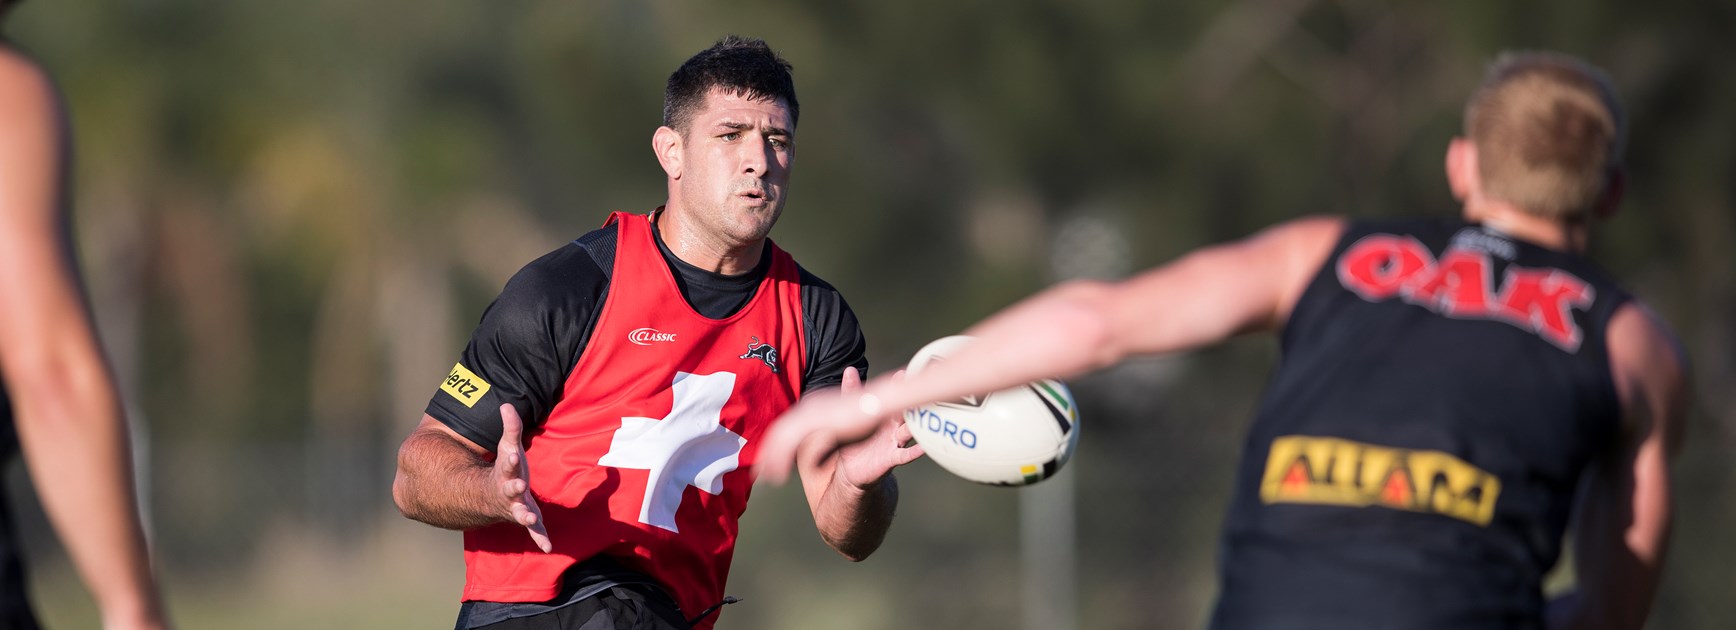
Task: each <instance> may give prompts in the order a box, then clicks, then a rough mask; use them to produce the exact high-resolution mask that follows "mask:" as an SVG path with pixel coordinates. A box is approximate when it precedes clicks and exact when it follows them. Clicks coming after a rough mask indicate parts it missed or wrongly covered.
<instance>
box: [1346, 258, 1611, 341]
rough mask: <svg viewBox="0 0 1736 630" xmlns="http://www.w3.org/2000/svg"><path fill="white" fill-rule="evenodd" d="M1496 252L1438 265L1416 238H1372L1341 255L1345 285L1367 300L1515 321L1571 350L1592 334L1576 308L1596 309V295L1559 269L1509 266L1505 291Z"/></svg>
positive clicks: (1455, 315)
mask: <svg viewBox="0 0 1736 630" xmlns="http://www.w3.org/2000/svg"><path fill="white" fill-rule="evenodd" d="M1493 268H1494V265H1493V263H1491V262H1490V261H1489V254H1488V253H1486V252H1482V251H1471V250H1468V249H1462V248H1451V249H1448V250H1447V251H1446V252H1445V253H1443V254H1442V255H1441V258H1440V260H1435V258H1434V256H1433V255H1432V254H1431V253H1430V251H1429V248H1427V247H1424V246H1423V244H1422V243H1420V242H1418V241H1417V240H1416V239H1414V238H1409V237H1399V236H1395V235H1392V234H1373V235H1370V236H1365V237H1363V238H1362V239H1361V240H1359V241H1357V242H1356V243H1355V244H1353V245H1351V246H1350V248H1349V249H1347V250H1345V252H1344V254H1343V255H1342V256H1339V258H1338V282H1339V283H1340V284H1342V285H1344V288H1346V289H1349V290H1351V291H1352V292H1355V293H1356V294H1357V295H1358V296H1361V297H1362V299H1364V300H1368V301H1370V302H1380V301H1383V300H1388V299H1392V298H1395V297H1396V298H1398V299H1401V300H1404V301H1405V302H1407V303H1410V304H1415V305H1417V306H1421V307H1423V308H1426V309H1429V310H1431V311H1434V312H1436V313H1439V314H1441V315H1444V316H1447V317H1452V318H1455V319H1493V320H1497V321H1502V322H1506V323H1508V324H1512V325H1514V326H1517V327H1519V328H1521V329H1524V330H1527V331H1530V332H1531V333H1532V334H1535V335H1537V336H1538V337H1541V338H1543V339H1544V340H1545V341H1548V342H1549V343H1552V344H1555V345H1556V346H1557V347H1559V348H1561V349H1563V350H1566V351H1568V352H1577V351H1578V350H1579V344H1580V342H1581V341H1582V340H1583V339H1584V335H1585V333H1584V332H1582V331H1581V330H1580V329H1579V324H1578V323H1577V322H1575V321H1573V311H1574V309H1579V310H1585V309H1588V308H1590V307H1591V304H1592V301H1593V299H1594V298H1595V297H1596V295H1597V292H1596V290H1595V289H1593V288H1592V287H1591V285H1589V284H1586V282H1585V281H1584V280H1580V279H1579V278H1578V277H1575V276H1574V275H1572V274H1569V273H1567V272H1565V271H1562V270H1559V269H1549V268H1538V269H1531V268H1526V267H1520V266H1518V265H1509V266H1508V267H1507V272H1506V274H1505V276H1504V278H1503V279H1502V282H1501V284H1500V289H1499V291H1497V290H1496V285H1495V283H1494V281H1493V278H1492V277H1491V276H1492V275H1493V273H1492V272H1493Z"/></svg>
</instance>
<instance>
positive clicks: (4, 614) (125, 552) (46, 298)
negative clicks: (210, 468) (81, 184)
mask: <svg viewBox="0 0 1736 630" xmlns="http://www.w3.org/2000/svg"><path fill="white" fill-rule="evenodd" d="M13 4H14V3H13V2H10V1H7V0H0V23H3V21H4V19H5V17H6V12H7V11H8V10H10V9H11V8H12V5H13ZM69 153H70V148H69V142H68V131H67V120H66V115H65V113H64V112H63V111H62V107H61V103H60V96H59V94H58V92H57V91H56V89H55V87H54V85H53V82H52V81H51V80H50V79H49V77H48V75H47V74H46V73H45V72H43V70H42V68H41V67H40V66H38V65H37V64H36V63H35V62H34V61H32V60H31V59H30V58H28V57H26V56H25V55H24V54H23V53H21V52H19V51H18V50H17V49H15V48H13V47H12V46H11V45H10V44H9V43H8V42H6V41H5V39H4V38H3V37H0V225H3V226H4V229H0V270H4V272H3V273H0V375H3V376H4V382H5V388H4V390H3V391H0V461H10V460H11V459H12V458H13V457H14V456H16V455H17V454H18V452H19V450H22V451H23V455H24V461H25V463H26V464H28V467H29V471H30V478H31V480H32V481H33V482H34V484H35V488H36V496H37V498H38V499H39V500H41V502H42V506H43V508H45V509H46V511H47V513H48V516H49V520H50V521H51V522H52V523H53V525H54V529H55V531H56V532H57V533H58V534H59V538H60V541H61V543H62V544H64V545H65V547H66V550H67V553H68V555H70V556H71V558H72V560H73V563H74V564H75V565H76V566H77V567H78V572H79V574H80V575H81V576H83V578H84V583H85V585H86V586H87V587H89V589H90V592H91V594H92V596H93V597H95V599H96V604H97V606H98V607H99V608H100V609H101V616H102V625H103V627H104V628H109V629H119V628H131V629H148V628H164V627H167V626H166V624H165V622H164V615H163V610H162V605H161V603H160V600H159V597H158V593H157V589H156V584H155V581H154V579H153V577H152V570H151V560H150V554H149V553H148V551H147V549H146V544H145V536H144V529H143V527H142V526H141V525H140V522H139V519H140V517H139V509H138V504H137V502H136V501H135V499H134V496H133V468H132V466H133V458H132V450H131V443H130V440H129V438H128V430H127V423H126V418H125V416H124V414H123V413H122V411H121V401H120V396H119V394H118V393H117V392H116V389H115V383H114V379H113V377H112V376H111V374H110V371H109V366H108V363H107V361H106V359H105V358H104V355H103V350H102V347H101V344H100V343H99V341H98V340H97V335H96V332H95V330H94V329H93V324H92V320H91V313H90V306H89V304H88V303H87V302H86V300H85V295H84V287H83V282H82V281H81V279H80V276H79V271H78V265H77V263H76V262H75V259H74V256H73V244H72V239H71V235H70V233H69V230H68V221H69V218H68V216H67V212H68V207H69V205H70V203H71V201H70V191H69V186H68V177H69V175H70V173H69V172H68V171H69V163H70V155H69ZM20 447H22V449H20ZM14 530H15V527H14V524H13V518H12V516H11V515H10V510H0V627H4V628H18V629H28V628H35V627H37V621H36V618H35V616H34V614H33V613H32V612H31V605H30V602H29V599H28V596H27V593H26V576H25V572H24V569H23V565H22V563H21V561H22V558H21V553H22V549H21V548H20V547H19V542H18V539H17V537H16V534H15V531H14Z"/></svg>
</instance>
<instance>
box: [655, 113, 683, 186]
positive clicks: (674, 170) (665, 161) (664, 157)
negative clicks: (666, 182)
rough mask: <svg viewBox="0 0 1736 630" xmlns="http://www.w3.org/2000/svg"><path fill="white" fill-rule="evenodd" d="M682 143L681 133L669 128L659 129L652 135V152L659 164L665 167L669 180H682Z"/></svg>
mask: <svg viewBox="0 0 1736 630" xmlns="http://www.w3.org/2000/svg"><path fill="white" fill-rule="evenodd" d="M681 141H682V138H681V132H679V131H676V130H675V129H673V128H671V127H668V126H664V127H658V128H657V132H656V133H653V134H651V150H652V151H653V152H655V153H656V154H657V163H658V164H662V165H663V172H664V173H667V174H668V175H669V179H681Z"/></svg>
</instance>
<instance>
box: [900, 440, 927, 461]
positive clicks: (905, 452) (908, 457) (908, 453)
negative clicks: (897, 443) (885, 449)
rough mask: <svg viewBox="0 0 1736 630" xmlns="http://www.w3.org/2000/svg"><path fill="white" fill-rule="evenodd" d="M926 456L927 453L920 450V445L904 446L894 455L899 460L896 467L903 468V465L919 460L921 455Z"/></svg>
mask: <svg viewBox="0 0 1736 630" xmlns="http://www.w3.org/2000/svg"><path fill="white" fill-rule="evenodd" d="M927 454H928V451H924V450H922V445H921V444H911V445H910V446H906V447H904V448H901V449H898V451H897V452H896V453H895V456H896V457H897V458H898V460H899V462H898V465H899V466H903V465H905V464H908V463H910V462H914V461H916V460H918V459H921V458H922V456H923V455H927Z"/></svg>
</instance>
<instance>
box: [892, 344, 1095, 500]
mask: <svg viewBox="0 0 1736 630" xmlns="http://www.w3.org/2000/svg"><path fill="white" fill-rule="evenodd" d="M974 339H975V338H973V337H969V336H964V335H954V336H951V337H945V338H941V339H938V340H935V341H934V342H933V343H930V344H928V345H927V346H923V348H922V349H921V350H918V351H917V352H916V356H915V357H913V358H911V359H910V366H909V367H908V368H906V370H905V373H904V377H905V378H922V370H923V369H924V368H926V367H928V366H929V365H932V364H934V363H937V362H940V361H944V360H946V357H947V356H948V355H950V354H952V353H955V352H957V351H958V350H959V349H960V348H963V347H964V346H965V345H966V344H968V343H971V342H972V341H974ZM904 422H905V424H906V425H909V427H910V433H911V435H914V436H916V442H917V443H918V444H921V445H922V450H923V451H924V452H926V453H927V454H928V458H929V459H932V460H934V462H935V463H936V464H940V467H941V468H945V469H946V470H947V471H948V472H951V473H952V474H955V475H958V476H960V477H963V478H965V479H967V480H970V481H975V482H977V483H985V484H990V485H997V486H1024V485H1029V484H1033V483H1037V482H1039V481H1042V480H1044V479H1048V478H1049V477H1051V476H1053V475H1054V474H1055V473H1056V472H1057V471H1059V470H1061V466H1062V465H1064V464H1066V463H1067V458H1068V457H1069V456H1071V455H1072V454H1073V447H1074V445H1076V444H1078V443H1079V407H1078V405H1077V404H1075V403H1074V401H1073V393H1072V392H1070V391H1068V390H1067V386H1066V385H1063V384H1061V382H1060V381H1055V380H1049V379H1044V380H1040V381H1036V382H1033V383H1027V384H1025V385H1020V386H1018V387H1014V388H1010V389H1005V390H1002V391H998V392H993V393H990V394H986V395H975V396H966V397H964V398H962V399H960V400H954V401H949V402H941V403H934V404H932V405H925V406H922V407H917V408H914V409H907V410H905V411H904Z"/></svg>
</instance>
